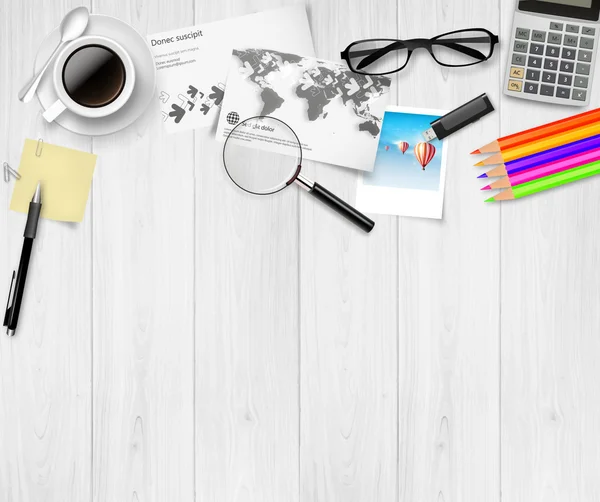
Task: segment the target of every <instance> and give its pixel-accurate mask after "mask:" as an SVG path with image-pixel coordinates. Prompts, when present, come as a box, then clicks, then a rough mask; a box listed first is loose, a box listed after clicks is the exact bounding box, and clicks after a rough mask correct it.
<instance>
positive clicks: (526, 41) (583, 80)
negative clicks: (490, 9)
mask: <svg viewBox="0 0 600 502" xmlns="http://www.w3.org/2000/svg"><path fill="white" fill-rule="evenodd" d="M599 15H600V0H519V1H518V6H517V10H516V11H515V16H514V19H513V27H512V33H511V39H510V50H509V56H508V64H507V71H506V78H505V82H504V93H505V94H507V95H509V96H513V97H517V98H522V99H532V100H534V101H543V102H545V103H557V104H562V105H572V106H585V105H587V104H589V102H590V94H591V91H592V77H593V75H594V67H595V65H596V59H597V52H598V33H599V31H600V23H599V22H598V21H599Z"/></svg>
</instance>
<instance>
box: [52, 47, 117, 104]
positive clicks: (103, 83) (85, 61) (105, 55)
mask: <svg viewBox="0 0 600 502" xmlns="http://www.w3.org/2000/svg"><path fill="white" fill-rule="evenodd" d="M62 78H63V84H64V86H65V90H66V91H67V94H68V95H69V97H70V98H71V99H72V100H73V101H75V103H78V104H80V105H81V106H87V107H89V108H99V107H101V106H106V105H108V104H110V103H112V102H113V101H114V100H115V99H117V98H118V97H119V94H121V91H122V90H123V87H125V66H124V65H123V61H121V58H120V57H119V56H117V54H115V52H113V51H112V50H111V49H109V48H108V47H104V46H102V45H84V46H83V47H80V48H79V49H77V50H76V51H75V52H73V54H71V55H70V56H69V57H68V59H67V60H66V62H65V66H64V68H63V73H62Z"/></svg>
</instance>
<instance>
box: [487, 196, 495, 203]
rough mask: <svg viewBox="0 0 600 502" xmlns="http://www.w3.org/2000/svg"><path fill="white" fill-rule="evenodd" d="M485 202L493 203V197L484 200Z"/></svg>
mask: <svg viewBox="0 0 600 502" xmlns="http://www.w3.org/2000/svg"><path fill="white" fill-rule="evenodd" d="M485 202H494V197H490V198H489V199H485Z"/></svg>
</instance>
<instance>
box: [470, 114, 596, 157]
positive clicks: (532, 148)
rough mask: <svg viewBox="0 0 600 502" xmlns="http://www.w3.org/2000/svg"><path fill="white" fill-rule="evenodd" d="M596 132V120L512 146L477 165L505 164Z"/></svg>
mask: <svg viewBox="0 0 600 502" xmlns="http://www.w3.org/2000/svg"><path fill="white" fill-rule="evenodd" d="M596 134H600V122H594V123H592V124H588V125H585V126H583V127H578V128H577V129H572V130H571V131H568V132H561V133H559V134H555V135H554V136H548V137H547V138H544V139H541V140H538V141H534V142H532V143H527V144H525V145H521V146H517V147H515V148H510V149H508V150H506V151H504V152H502V153H497V154H495V155H492V156H491V157H488V158H487V159H485V160H482V161H481V162H478V163H477V164H475V165H476V166H489V165H492V164H503V163H505V162H510V161H511V160H515V159H520V158H521V157H526V156H527V155H533V154H534V153H538V152H543V151H545V150H548V149H550V148H555V147H557V146H561V145H566V144H567V143H572V142H573V141H579V140H580V139H585V138H589V137H590V136H595V135H596Z"/></svg>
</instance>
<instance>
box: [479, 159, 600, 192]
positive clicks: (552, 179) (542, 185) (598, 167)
mask: <svg viewBox="0 0 600 502" xmlns="http://www.w3.org/2000/svg"><path fill="white" fill-rule="evenodd" d="M596 174H600V161H598V162H592V163H590V164H586V165H584V166H579V167H575V168H574V169H569V170H568V171H564V172H562V173H557V174H553V175H551V176H546V177H545V178H539V179H537V180H534V181H530V182H529V183H523V184H522V185H518V186H516V187H512V188H509V189H507V190H504V192H500V193H499V194H497V195H495V196H494V197H490V198H489V199H487V200H486V202H496V201H501V200H513V199H520V198H521V197H526V196H528V195H532V194H534V193H538V192H543V191H544V190H550V189H551V188H555V187H558V186H561V185H566V184H567V183H572V182H573V181H577V180H581V179H584V178H589V177H590V176H594V175H596Z"/></svg>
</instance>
